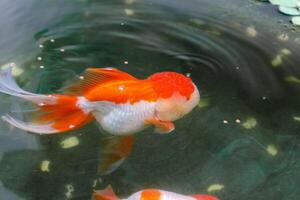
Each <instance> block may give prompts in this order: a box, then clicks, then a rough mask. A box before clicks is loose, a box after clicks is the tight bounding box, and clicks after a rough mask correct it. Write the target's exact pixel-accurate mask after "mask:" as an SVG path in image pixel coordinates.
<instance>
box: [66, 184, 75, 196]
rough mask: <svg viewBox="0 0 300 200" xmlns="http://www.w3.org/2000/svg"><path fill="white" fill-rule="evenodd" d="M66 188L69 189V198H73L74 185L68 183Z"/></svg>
mask: <svg viewBox="0 0 300 200" xmlns="http://www.w3.org/2000/svg"><path fill="white" fill-rule="evenodd" d="M65 188H66V190H67V192H66V193H65V195H66V197H67V199H71V198H72V196H73V195H72V193H73V192H74V186H73V185H71V184H67V185H66V186H65Z"/></svg>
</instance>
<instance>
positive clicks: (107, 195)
mask: <svg viewBox="0 0 300 200" xmlns="http://www.w3.org/2000/svg"><path fill="white" fill-rule="evenodd" d="M93 200H120V199H119V197H117V195H116V194H115V192H114V191H113V189H112V187H111V186H110V185H109V186H107V187H106V188H105V189H104V190H96V191H95V192H94V194H93Z"/></svg>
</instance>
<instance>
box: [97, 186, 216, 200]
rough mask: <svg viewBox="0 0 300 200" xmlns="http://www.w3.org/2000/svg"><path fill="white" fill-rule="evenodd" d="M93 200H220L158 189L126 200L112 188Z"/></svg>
mask: <svg viewBox="0 0 300 200" xmlns="http://www.w3.org/2000/svg"><path fill="white" fill-rule="evenodd" d="M93 200H219V199H218V198H217V197H215V196H212V195H206V194H195V195H191V196H186V195H182V194H178V193H175V192H169V191H164V190H158V189H146V190H142V191H139V192H136V193H134V194H132V195H131V196H129V197H128V198H125V199H120V198H119V197H118V196H117V195H116V194H115V193H114V191H113V189H112V188H111V186H108V187H107V188H106V189H104V190H97V191H95V192H94V194H93Z"/></svg>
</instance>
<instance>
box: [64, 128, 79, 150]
mask: <svg viewBox="0 0 300 200" xmlns="http://www.w3.org/2000/svg"><path fill="white" fill-rule="evenodd" d="M73 126H74V125H73ZM78 144H79V139H78V137H75V136H73V137H68V138H66V139H64V140H63V141H62V142H61V143H60V146H61V147H62V148H63V149H69V148H73V147H75V146H77V145H78Z"/></svg>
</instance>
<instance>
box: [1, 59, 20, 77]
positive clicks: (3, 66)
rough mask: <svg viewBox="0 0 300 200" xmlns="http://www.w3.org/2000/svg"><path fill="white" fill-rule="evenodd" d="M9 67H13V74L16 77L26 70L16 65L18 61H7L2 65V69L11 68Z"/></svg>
mask: <svg viewBox="0 0 300 200" xmlns="http://www.w3.org/2000/svg"><path fill="white" fill-rule="evenodd" d="M9 67H11V68H12V75H13V76H14V77H17V76H20V75H21V74H23V72H24V70H23V69H22V68H20V67H18V66H17V65H16V63H13V62H12V63H7V64H4V65H2V66H1V69H2V70H5V69H7V68H9Z"/></svg>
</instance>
